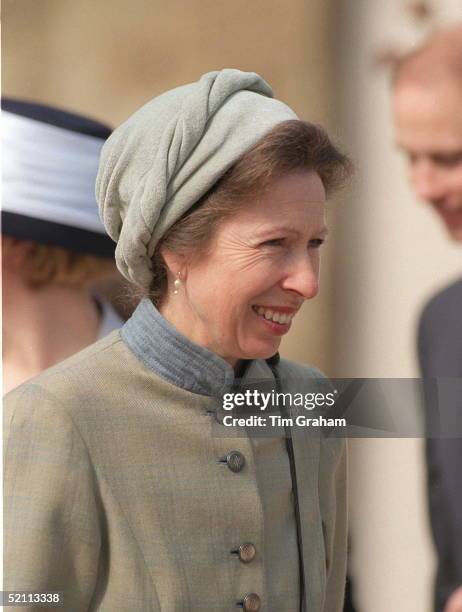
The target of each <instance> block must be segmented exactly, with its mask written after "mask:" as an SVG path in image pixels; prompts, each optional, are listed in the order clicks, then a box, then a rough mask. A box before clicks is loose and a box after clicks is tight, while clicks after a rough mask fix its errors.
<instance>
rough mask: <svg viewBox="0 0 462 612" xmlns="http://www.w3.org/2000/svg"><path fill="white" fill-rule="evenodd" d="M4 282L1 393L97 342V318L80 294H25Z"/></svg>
mask: <svg viewBox="0 0 462 612" xmlns="http://www.w3.org/2000/svg"><path fill="white" fill-rule="evenodd" d="M8 276H9V275H8V274H5V275H4V278H3V372H4V380H3V382H4V391H9V390H11V389H13V388H14V387H16V386H18V385H19V384H21V383H22V382H24V381H25V380H27V379H29V378H31V377H32V376H35V375H36V374H38V373H39V372H41V371H42V370H44V369H46V368H48V367H50V366H52V365H54V364H55V363H58V362H59V361H62V360H63V359H65V358H67V357H69V356H70V355H72V354H74V353H76V352H77V351H79V350H81V349H83V348H84V347H86V346H88V345H89V344H91V343H92V342H94V341H95V340H96V339H97V337H98V330H99V326H100V321H99V312H98V308H97V306H96V303H95V302H94V300H93V298H92V297H91V295H90V294H89V293H88V292H87V291H86V290H84V289H70V288H67V287H56V286H49V287H45V288H43V289H30V288H29V287H26V286H25V285H24V284H23V283H22V282H21V281H19V280H18V279H14V278H8Z"/></svg>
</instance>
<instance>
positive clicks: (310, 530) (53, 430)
mask: <svg viewBox="0 0 462 612" xmlns="http://www.w3.org/2000/svg"><path fill="white" fill-rule="evenodd" d="M349 171H350V164H349V162H348V160H347V158H346V157H344V156H343V155H342V154H341V153H340V152H339V151H338V150H337V149H336V148H335V147H334V146H333V145H332V144H331V142H330V141H329V139H328V137H327V136H326V134H325V132H324V131H323V130H322V129H320V128H317V127H315V126H312V125H310V124H307V123H304V122H302V121H300V120H298V119H297V117H296V116H295V115H294V113H293V111H292V110H291V109H290V108H288V107H287V106H286V105H284V104H283V103H281V102H279V101H277V100H274V99H273V98H272V92H271V89H270V88H269V86H268V85H267V84H266V83H265V81H263V79H261V77H259V76H258V75H256V74H254V73H243V72H240V71H237V70H223V71H220V72H212V73H208V74H206V75H204V76H203V77H202V78H201V79H200V80H199V81H198V82H197V83H192V84H190V85H186V86H183V87H180V88H178V89H175V90H173V91H170V92H167V93H165V94H163V95H162V96H159V97H158V98H155V99H154V100H152V101H151V102H149V103H148V104H146V105H145V106H144V107H143V108H141V109H140V110H139V111H137V112H136V113H135V114H134V115H133V116H132V117H131V118H130V119H128V120H127V121H126V122H125V123H124V124H123V125H121V126H120V127H119V128H118V129H117V130H116V131H115V132H114V133H113V134H112V136H111V137H110V138H109V140H108V141H107V143H106V144H105V146H104V149H103V154H102V158H101V165H100V171H99V175H98V179H97V194H98V200H99V205H100V211H101V215H102V218H103V221H104V223H105V226H106V228H107V231H108V233H109V234H110V235H111V237H112V238H113V239H114V240H115V241H116V242H117V249H116V261H117V264H118V267H119V269H120V270H121V272H122V273H123V274H124V275H125V276H126V278H127V279H128V280H130V281H131V282H132V283H134V285H136V286H137V287H138V290H139V291H141V292H142V293H143V294H144V299H142V300H141V301H140V304H139V305H138V307H137V309H136V311H135V313H134V315H133V316H132V318H131V319H130V320H129V321H128V322H127V323H126V324H125V325H124V327H123V328H122V330H121V331H120V332H115V333H113V334H112V335H111V336H110V337H109V338H108V339H107V340H105V341H104V342H99V343H97V344H95V345H93V346H92V347H91V348H90V349H88V350H86V351H84V352H82V353H80V354H79V355H77V356H76V357H74V358H73V359H71V360H68V361H66V362H64V363H63V364H61V365H60V366H58V367H56V368H54V369H52V370H49V371H48V372H46V373H45V374H43V375H42V376H40V377H39V378H37V379H35V380H34V381H33V383H31V384H29V385H26V386H23V387H21V388H19V389H18V390H17V391H16V392H14V393H13V394H10V395H9V396H8V398H7V400H6V430H7V438H8V452H7V457H6V476H5V491H6V501H5V514H6V523H5V535H6V554H5V588H7V589H9V590H14V589H19V588H22V589H24V588H25V587H27V588H29V589H33V590H40V591H42V592H43V591H49V590H59V591H62V592H63V594H64V606H65V608H66V609H69V610H71V609H72V610H89V609H91V610H111V612H112V611H115V612H117V611H119V610H120V611H125V610H127V609H130V610H134V611H139V612H141V611H143V612H144V611H145V610H152V611H157V610H159V611H160V610H163V611H171V612H183V611H185V610H206V609H207V610H233V609H238V608H241V609H243V610H244V611H258V610H284V611H285V612H296V611H297V612H300V611H301V610H306V611H307V610H310V611H313V612H339V611H340V610H341V609H342V602H343V588H344V582H345V563H346V491H345V489H346V484H345V449H344V444H343V441H342V440H340V439H327V438H325V437H323V436H320V437H318V438H317V437H316V436H313V435H307V434H305V433H303V434H300V435H296V436H295V435H294V436H293V437H292V435H291V434H292V432H291V431H290V428H288V430H287V435H288V438H287V439H286V438H283V437H273V438H255V439H253V438H251V437H250V435H249V434H248V433H246V432H245V431H240V435H239V437H233V438H232V439H229V437H224V434H226V435H227V436H229V435H231V434H230V431H229V430H230V428H229V427H226V428H225V427H224V426H223V424H222V420H221V419H220V414H219V411H218V410H217V399H218V398H220V397H221V396H222V394H223V393H230V392H232V391H234V390H238V389H239V387H240V386H241V385H242V386H243V387H245V386H246V385H247V386H248V385H249V382H250V381H251V382H252V384H256V383H260V382H270V383H271V382H273V383H275V384H277V385H282V386H283V387H284V391H286V392H289V393H295V392H297V390H298V391H301V389H297V385H299V384H300V381H302V386H303V387H304V389H303V390H305V387H306V385H308V387H309V386H310V381H311V382H312V384H313V385H314V386H316V384H318V382H317V379H319V378H320V377H321V376H322V375H321V374H320V373H319V371H317V370H315V369H314V368H310V367H308V366H301V365H297V364H294V363H291V362H288V361H286V360H284V359H280V358H279V355H278V353H277V351H278V347H279V343H280V340H281V336H282V335H283V334H285V333H287V332H288V331H289V329H290V325H291V320H292V318H293V317H294V316H295V315H296V313H297V312H298V310H299V309H300V307H301V306H302V304H303V302H304V301H305V300H307V299H311V298H313V297H315V295H316V294H317V291H318V273H319V252H320V251H319V247H320V246H321V244H322V242H323V240H324V238H325V235H326V231H327V230H326V226H325V219H324V208H325V201H326V193H330V191H331V190H332V189H333V188H334V187H336V186H338V185H339V184H340V183H341V182H342V181H343V179H344V178H345V177H346V176H347V174H348V173H349ZM216 428H218V431H219V432H220V431H221V435H214V432H215V431H216ZM234 433H237V432H236V431H235V432H234Z"/></svg>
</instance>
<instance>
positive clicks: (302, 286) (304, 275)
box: [281, 254, 319, 300]
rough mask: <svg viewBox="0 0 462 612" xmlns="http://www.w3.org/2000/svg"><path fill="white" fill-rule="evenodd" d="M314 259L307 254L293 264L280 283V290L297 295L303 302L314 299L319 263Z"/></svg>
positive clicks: (317, 283) (316, 291)
mask: <svg viewBox="0 0 462 612" xmlns="http://www.w3.org/2000/svg"><path fill="white" fill-rule="evenodd" d="M314 259H315V261H313V258H312V257H310V255H309V254H307V255H306V257H304V258H300V259H299V260H298V261H297V262H293V264H292V265H291V266H290V269H289V270H288V271H287V274H286V276H285V277H284V279H283V281H282V284H281V286H282V288H283V289H284V290H285V291H293V292H295V293H297V294H298V295H299V296H301V297H303V298H304V299H305V300H309V299H311V298H314V297H315V296H316V295H317V294H318V291H319V263H318V261H317V259H318V258H317V256H316V258H314Z"/></svg>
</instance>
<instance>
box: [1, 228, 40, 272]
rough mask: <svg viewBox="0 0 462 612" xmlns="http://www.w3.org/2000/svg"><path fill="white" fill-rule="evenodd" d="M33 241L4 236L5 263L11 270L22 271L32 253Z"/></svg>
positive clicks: (3, 257)
mask: <svg viewBox="0 0 462 612" xmlns="http://www.w3.org/2000/svg"><path fill="white" fill-rule="evenodd" d="M33 247H34V245H33V243H32V242H31V241H30V240H18V239H16V238H11V237H10V236H2V260H3V265H4V266H5V267H6V268H9V269H10V270H11V271H14V272H20V271H21V270H22V268H23V266H24V265H26V264H27V260H28V258H29V256H30V254H31V253H32V250H33Z"/></svg>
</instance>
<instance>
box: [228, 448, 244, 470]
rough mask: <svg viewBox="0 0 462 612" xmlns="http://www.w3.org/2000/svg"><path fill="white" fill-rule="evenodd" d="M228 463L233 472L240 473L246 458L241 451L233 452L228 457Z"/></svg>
mask: <svg viewBox="0 0 462 612" xmlns="http://www.w3.org/2000/svg"><path fill="white" fill-rule="evenodd" d="M226 463H227V465H228V467H229V469H230V470H231V471H232V472H240V471H241V470H242V469H243V467H244V465H245V457H244V455H243V454H242V453H240V452H239V451H231V452H230V453H228V454H227V455H226Z"/></svg>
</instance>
